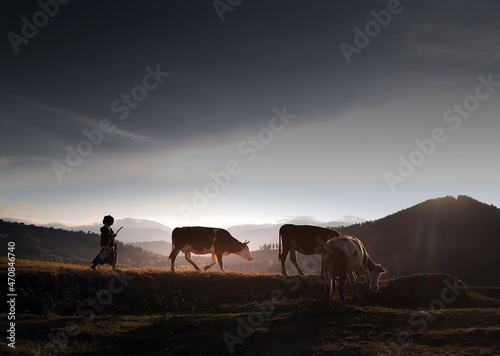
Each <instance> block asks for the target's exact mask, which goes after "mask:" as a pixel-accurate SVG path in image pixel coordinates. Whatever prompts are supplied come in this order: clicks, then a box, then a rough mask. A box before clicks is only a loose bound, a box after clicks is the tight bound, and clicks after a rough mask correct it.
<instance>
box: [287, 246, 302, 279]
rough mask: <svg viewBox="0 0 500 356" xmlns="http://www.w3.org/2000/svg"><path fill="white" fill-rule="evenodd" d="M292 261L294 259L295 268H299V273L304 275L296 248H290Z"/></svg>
mask: <svg viewBox="0 0 500 356" xmlns="http://www.w3.org/2000/svg"><path fill="white" fill-rule="evenodd" d="M290 261H292V263H293V265H294V266H295V268H297V271H298V272H299V274H300V275H301V276H303V275H304V272H302V270H301V269H300V267H299V265H298V263H297V255H296V253H295V250H294V249H292V250H290Z"/></svg>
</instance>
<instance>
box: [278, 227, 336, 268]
mask: <svg viewBox="0 0 500 356" xmlns="http://www.w3.org/2000/svg"><path fill="white" fill-rule="evenodd" d="M335 236H340V233H339V232H337V231H335V230H332V229H327V228H324V227H319V226H311V225H292V224H286V225H283V226H282V227H281V228H280V235H279V253H278V258H279V259H280V260H281V273H282V274H283V276H285V277H286V276H288V274H287V273H286V270H285V260H286V256H287V255H288V252H290V261H292V263H293V264H294V265H295V268H297V271H298V272H299V274H300V275H302V276H303V275H304V272H302V270H301V269H300V267H299V265H298V264H297V256H296V254H295V251H297V252H300V253H302V254H304V255H319V254H321V252H322V251H323V246H325V244H326V242H327V241H328V239H330V238H332V237H335ZM282 242H283V251H282V250H281V244H282Z"/></svg>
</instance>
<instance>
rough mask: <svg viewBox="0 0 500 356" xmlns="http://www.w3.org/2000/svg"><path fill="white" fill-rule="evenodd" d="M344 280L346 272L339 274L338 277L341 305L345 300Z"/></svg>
mask: <svg viewBox="0 0 500 356" xmlns="http://www.w3.org/2000/svg"><path fill="white" fill-rule="evenodd" d="M345 281H346V273H342V274H340V277H339V295H340V302H341V303H342V304H343V305H346V302H345Z"/></svg>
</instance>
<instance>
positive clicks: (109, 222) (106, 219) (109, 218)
mask: <svg viewBox="0 0 500 356" xmlns="http://www.w3.org/2000/svg"><path fill="white" fill-rule="evenodd" d="M114 222H115V219H114V218H113V217H112V216H111V215H106V216H105V217H104V219H102V223H103V224H104V225H108V226H111V225H113V223H114Z"/></svg>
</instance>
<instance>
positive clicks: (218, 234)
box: [168, 226, 253, 271]
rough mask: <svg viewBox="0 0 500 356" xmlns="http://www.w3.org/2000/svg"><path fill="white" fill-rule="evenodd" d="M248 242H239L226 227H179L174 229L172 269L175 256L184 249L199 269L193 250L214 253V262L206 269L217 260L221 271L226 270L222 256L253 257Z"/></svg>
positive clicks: (188, 257) (196, 252) (185, 253)
mask: <svg viewBox="0 0 500 356" xmlns="http://www.w3.org/2000/svg"><path fill="white" fill-rule="evenodd" d="M248 242H249V241H245V242H239V241H238V240H236V239H235V238H234V237H232V236H231V234H230V233H229V232H228V231H227V230H224V229H219V228H213V227H200V226H195V227H177V228H175V229H174V231H172V252H171V253H170V256H169V257H168V258H169V259H170V262H171V269H172V271H174V263H175V258H176V257H177V255H178V254H179V252H181V251H182V252H184V256H185V257H186V260H187V261H188V262H189V263H191V264H192V265H193V267H194V268H195V269H197V270H199V269H200V268H199V267H198V266H197V265H196V263H194V261H193V260H192V259H191V252H192V253H195V254H206V253H211V254H212V262H213V263H212V264H210V265H208V266H206V267H205V271H206V270H207V269H209V268H210V267H212V266H213V265H214V264H216V263H217V260H218V261H219V266H220V269H221V271H224V269H223V268H222V256H227V255H229V254H231V253H234V254H236V255H239V256H241V257H243V258H244V259H246V260H247V261H250V260H252V259H253V257H252V255H251V253H250V250H249V249H248V246H247V245H248Z"/></svg>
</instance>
